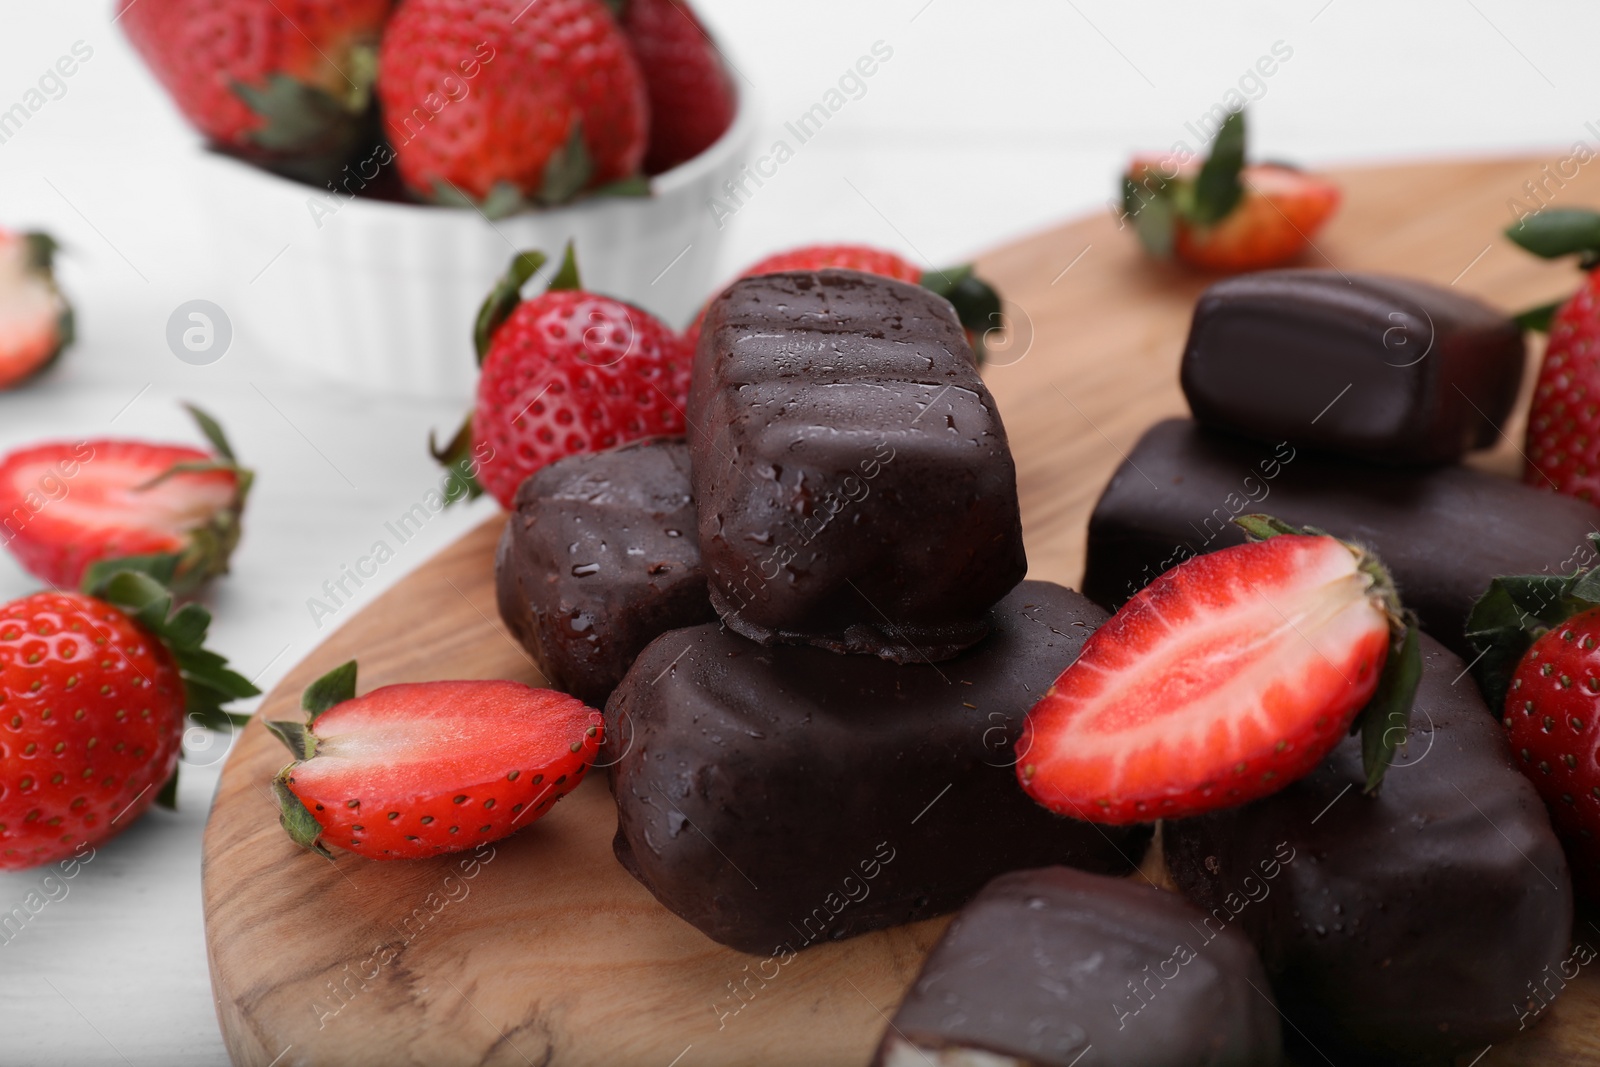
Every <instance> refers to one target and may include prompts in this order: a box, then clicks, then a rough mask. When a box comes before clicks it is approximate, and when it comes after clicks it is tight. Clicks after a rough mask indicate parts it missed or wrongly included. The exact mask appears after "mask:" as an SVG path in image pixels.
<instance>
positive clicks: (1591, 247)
mask: <svg viewBox="0 0 1600 1067" xmlns="http://www.w3.org/2000/svg"><path fill="white" fill-rule="evenodd" d="M1505 235H1506V236H1507V237H1508V238H1510V239H1511V240H1512V242H1514V243H1515V244H1516V245H1518V246H1519V247H1521V248H1524V249H1526V250H1527V251H1529V252H1532V253H1533V254H1534V255H1536V256H1540V257H1542V258H1544V259H1559V258H1560V257H1562V256H1571V255H1581V254H1583V253H1585V252H1590V253H1600V212H1597V211H1590V210H1588V209H1585V208H1546V209H1545V210H1543V211H1541V212H1539V213H1538V214H1537V215H1529V216H1527V217H1526V218H1523V219H1522V220H1520V221H1519V222H1517V223H1516V224H1515V225H1513V226H1507V227H1506V228H1505Z"/></svg>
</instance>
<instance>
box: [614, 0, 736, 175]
mask: <svg viewBox="0 0 1600 1067" xmlns="http://www.w3.org/2000/svg"><path fill="white" fill-rule="evenodd" d="M621 2H622V12H621V23H622V31H623V32H624V33H626V34H627V35H628V43H629V44H631V45H632V46H633V55H634V58H635V59H637V60H638V61H639V71H640V73H642V74H643V75H644V84H645V90H646V92H647V93H648V94H649V97H650V143H649V147H648V148H647V149H646V150H645V154H644V171H645V173H646V174H660V173H661V172H662V171H664V170H671V169H672V168H673V167H676V166H677V165H678V164H679V163H682V162H685V161H686V160H689V159H693V158H694V157H695V156H697V155H699V154H700V153H701V152H704V151H705V150H706V149H707V148H710V147H711V146H712V144H714V143H715V142H716V140H717V138H719V137H721V136H722V135H723V133H724V132H726V131H727V129H728V126H729V125H730V124H732V122H733V113H734V111H735V110H736V109H737V108H738V100H737V99H736V97H735V96H734V91H733V82H732V81H731V80H729V78H728V72H727V71H726V70H724V69H723V66H722V60H721V58H720V57H719V56H718V55H717V49H716V46H715V45H714V44H712V42H711V37H710V36H709V35H708V34H707V33H706V31H705V29H704V27H702V26H701V25H700V20H699V19H698V18H696V17H695V14H694V11H693V10H692V9H691V8H690V7H689V5H688V4H687V3H686V2H685V0H621Z"/></svg>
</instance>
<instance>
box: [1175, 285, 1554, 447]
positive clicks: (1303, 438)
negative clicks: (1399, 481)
mask: <svg viewBox="0 0 1600 1067" xmlns="http://www.w3.org/2000/svg"><path fill="white" fill-rule="evenodd" d="M1525 359H1526V353H1525V351H1524V347H1523V341H1522V330H1521V329H1520V328H1519V327H1518V326H1517V324H1516V323H1514V322H1512V321H1511V319H1509V318H1508V317H1506V316H1505V315H1502V314H1500V313H1499V312H1497V311H1495V310H1494V309H1493V308H1491V307H1489V306H1488V305H1486V304H1483V303H1481V302H1479V301H1477V300H1474V299H1472V298H1470V297H1468V296H1465V295H1463V294H1461V293H1459V292H1456V291H1454V290H1451V289H1444V288H1440V287H1439V286H1435V285H1429V284H1428V283H1426V282H1421V281H1416V280H1414V279H1410V278H1392V277H1388V276H1385V275H1380V274H1362V273H1359V272H1344V271H1333V270H1273V271H1260V272H1257V273H1254V274H1246V275H1241V276H1240V277H1237V278H1228V279H1226V280H1225V281H1220V282H1217V283H1216V284H1215V285H1213V286H1211V287H1210V288H1209V289H1207V290H1206V291H1205V292H1204V293H1202V294H1201V295H1200V299H1199V301H1198V302H1197V303H1196V304H1195V310H1194V322H1193V325H1192V326H1191V327H1190V330H1189V341H1188V344H1187V346H1186V347H1185V349H1184V353H1183V367H1182V371H1181V378H1182V382H1183V392H1184V395H1185V396H1186V397H1188V399H1189V407H1190V409H1191V410H1192V411H1193V412H1194V416H1195V418H1197V419H1199V420H1200V421H1201V422H1202V423H1204V424H1205V425H1207V426H1212V427H1216V428H1218V429H1223V430H1228V431H1231V432H1233V433H1239V434H1244V435H1246V436H1249V437H1254V438H1257V439H1259V440H1263V441H1268V442H1277V441H1283V440H1287V441H1289V442H1290V443H1291V444H1293V445H1294V446H1296V447H1297V448H1315V449H1319V450H1322V451H1326V452H1328V453H1329V454H1332V455H1338V456H1344V457H1348V458H1355V459H1366V460H1372V461H1378V462H1383V463H1398V464H1431V463H1448V462H1452V461H1454V460H1457V459H1459V458H1461V456H1462V455H1463V454H1464V453H1466V452H1467V451H1469V450H1471V449H1474V448H1484V447H1487V446H1488V445H1491V444H1494V443H1495V441H1496V440H1497V439H1498V435H1499V428H1500V424H1501V423H1502V422H1503V421H1504V420H1505V418H1506V416H1507V415H1508V414H1510V412H1511V405H1512V404H1513V403H1514V402H1515V401H1516V398H1517V388H1518V385H1519V384H1520V383H1521V381H1522V366H1523V362H1524V360H1525Z"/></svg>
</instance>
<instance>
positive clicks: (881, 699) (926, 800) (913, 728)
mask: <svg viewBox="0 0 1600 1067" xmlns="http://www.w3.org/2000/svg"><path fill="white" fill-rule="evenodd" d="M1105 617H1106V616H1105V613H1104V612H1102V611H1101V610H1100V609H1098V608H1096V607H1095V606H1094V605H1093V604H1091V603H1089V602H1088V601H1087V600H1086V599H1084V598H1083V597H1081V596H1079V595H1078V594H1077V593H1074V592H1072V591H1071V590H1069V589H1064V588H1062V587H1061V586H1057V585H1052V584H1050V583H1048V582H1024V583H1022V585H1020V586H1018V587H1017V588H1016V589H1015V590H1014V591H1013V592H1012V593H1011V594H1010V595H1009V596H1007V597H1006V598H1005V600H1003V601H1002V602H1001V603H1000V604H999V605H998V607H996V608H995V611H994V630H993V632H992V633H991V634H990V635H989V637H987V638H986V639H985V640H984V641H983V642H982V643H981V644H979V645H978V646H977V647H975V648H973V649H971V650H969V651H967V652H966V653H964V654H962V655H960V656H958V657H956V658H954V659H951V660H947V661H945V662H943V663H938V664H907V665H904V666H902V665H897V664H893V663H889V662H886V661H884V660H881V659H878V658H876V657H870V656H839V655H835V654H834V653H831V652H827V651H824V650H822V649H817V648H808V647H803V646H795V645H778V646H772V647H763V646H761V645H757V644H754V643H752V642H750V641H747V640H745V639H744V638H742V637H739V636H738V635H737V634H733V633H729V632H728V631H726V630H724V629H722V628H721V627H719V626H716V625H705V626H696V627H692V628H690V629H686V630H677V631H674V632H672V633H669V634H666V635H664V636H662V637H659V638H657V639H656V640H655V641H654V642H652V643H651V645H650V647H649V648H647V649H645V651H644V653H643V654H642V655H640V657H639V658H638V660H637V661H636V662H635V663H634V665H633V669H632V670H630V671H629V672H628V676H627V678H625V679H624V680H623V682H622V684H621V685H620V686H619V687H618V688H617V691H616V692H615V693H614V694H613V695H612V698H611V702H610V704H609V705H608V706H607V708H606V723H607V731H608V732H607V739H608V740H607V744H608V745H610V744H613V743H615V744H617V745H619V746H620V747H621V748H622V750H623V751H622V754H621V755H620V757H619V758H618V760H617V762H616V764H615V766H614V767H613V769H612V787H613V792H614V793H615V794H616V800H617V812H618V826H617V839H616V852H617V858H618V859H619V860H621V861H622V863H623V865H624V866H625V867H627V868H628V870H630V871H631V872H632V873H633V874H634V876H635V877H637V878H638V879H639V881H640V882H642V883H643V884H644V885H645V887H646V888H648V889H649V890H650V891H651V892H652V893H654V894H655V896H656V898H657V899H659V900H660V901H661V902H662V903H663V904H664V905H666V906H667V907H668V908H670V909H671V910H672V911H674V912H676V913H677V914H678V915H680V916H682V917H683V918H684V919H686V920H687V921H689V922H690V923H692V924H693V925H694V926H696V927H698V928H699V929H700V930H701V931H702V932H704V933H705V934H706V935H707V936H708V937H711V938H713V939H714V940H717V941H720V942H722V943H723V944H725V945H731V946H732V947H734V948H737V949H741V950H744V951H747V952H760V953H772V952H775V951H777V950H779V948H780V946H787V947H788V948H789V949H791V950H798V949H800V948H803V947H805V946H806V945H808V944H812V943H815V942H817V941H820V940H823V939H831V940H836V939H839V938H844V937H850V936H854V935H856V934H861V933H865V932H867V931H869V930H875V929H878V928H881V927H885V926H894V925H898V924H901V923H907V922H911V921H913V920H916V919H925V918H928V917H930V916H934V915H939V914H941V913H943V912H947V911H952V910H954V909H956V908H959V907H960V906H961V905H962V904H965V903H966V902H967V900H969V899H970V898H971V897H972V895H973V894H974V893H976V892H977V891H978V889H979V888H980V887H982V885H983V884H984V883H985V882H987V881H988V880H989V879H990V878H992V877H993V876H994V875H996V874H999V873H1001V872H1003V871H1008V870H1013V869H1017V868H1022V867H1033V866H1038V865H1040V864H1044V863H1065V864H1071V865H1073V866H1080V867H1083V868H1085V869H1088V870H1093V871H1101V872H1125V871H1128V870H1130V869H1131V868H1132V865H1133V864H1134V863H1135V862H1136V861H1137V860H1138V858H1139V857H1140V855H1141V854H1142V851H1143V843H1144V841H1145V840H1146V839H1147V837H1148V832H1147V831H1145V830H1140V829H1118V828H1111V827H1107V828H1104V829H1102V828H1099V827H1095V826H1092V825H1090V824H1088V823H1082V822H1076V821H1073V820H1069V819H1063V818H1060V817H1058V816H1055V815H1052V814H1050V813H1049V812H1047V811H1045V810H1044V809H1043V808H1040V807H1038V806H1037V805H1035V804H1034V803H1033V801H1031V800H1029V799H1028V797H1027V796H1026V795H1025V794H1024V793H1023V792H1022V790H1021V789H1020V788H1019V787H1018V786H1017V781H1016V773H1015V770H1014V768H1013V766H1012V763H1013V759H1014V757H1013V754H1012V751H1011V748H1012V744H1013V742H1014V741H1015V740H1016V738H1017V735H1018V734H1019V733H1020V731H1021V727H1022V720H1023V716H1024V715H1025V713H1026V712H1027V710H1028V709H1029V708H1030V707H1031V706H1032V705H1033V704H1034V702H1035V701H1037V700H1038V699H1039V697H1040V696H1041V695H1043V693H1044V691H1045V690H1046V689H1047V688H1048V687H1049V685H1050V683H1051V682H1053V681H1054V680H1055V677H1056V675H1057V674H1059V673H1060V672H1061V670H1063V669H1064V668H1065V667H1066V666H1067V665H1068V664H1069V663H1071V662H1072V660H1073V659H1074V658H1075V657H1076V656H1077V654H1078V650H1079V649H1080V648H1081V647H1082V645H1083V642H1084V640H1085V639H1086V638H1087V637H1088V635H1089V633H1091V632H1092V631H1093V629H1094V627H1096V626H1098V625H1099V624H1100V623H1101V622H1103V621H1104V619H1105Z"/></svg>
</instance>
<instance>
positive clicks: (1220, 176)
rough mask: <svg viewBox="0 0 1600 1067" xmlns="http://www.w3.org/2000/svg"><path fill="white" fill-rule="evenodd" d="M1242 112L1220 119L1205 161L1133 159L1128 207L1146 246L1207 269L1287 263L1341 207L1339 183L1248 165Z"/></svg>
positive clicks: (1126, 186)
mask: <svg viewBox="0 0 1600 1067" xmlns="http://www.w3.org/2000/svg"><path fill="white" fill-rule="evenodd" d="M1244 147H1245V126H1244V112H1242V111H1236V112H1234V113H1233V114H1232V115H1230V116H1228V118H1227V120H1226V121H1225V122H1223V124H1222V128H1221V129H1220V130H1218V131H1217V135H1216V139H1215V140H1214V141H1213V142H1212V149H1211V155H1210V156H1209V158H1207V159H1206V160H1205V162H1204V163H1203V164H1201V163H1195V162H1193V161H1190V160H1186V159H1178V158H1168V159H1160V158H1157V157H1155V156H1148V155H1141V156H1136V157H1134V160H1133V162H1132V163H1131V164H1129V167H1128V171H1127V173H1126V174H1125V175H1124V177H1123V182H1122V187H1123V189H1122V195H1123V209H1124V211H1125V212H1126V217H1127V218H1128V219H1129V220H1131V221H1132V222H1133V225H1134V230H1135V232H1136V233H1137V234H1138V236H1139V240H1140V241H1141V242H1142V243H1143V244H1144V247H1145V250H1146V251H1148V252H1149V253H1150V254H1151V255H1153V256H1155V257H1156V258H1158V259H1165V258H1168V257H1169V256H1176V257H1177V258H1178V259H1180V260H1182V261H1184V262H1185V263H1188V264H1190V265H1191V266H1196V267H1200V268H1202V269H1204V270H1214V271H1222V272H1225V273H1235V272H1239V271H1250V270H1265V269H1267V268H1270V267H1277V266H1282V265H1283V264H1285V263H1288V262H1289V261H1291V260H1293V259H1294V258H1295V257H1297V256H1299V255H1300V254H1301V253H1303V252H1304V251H1305V250H1306V248H1307V247H1308V246H1309V245H1310V243H1311V238H1312V237H1313V236H1315V235H1316V233H1317V231H1318V230H1320V229H1321V228H1322V226H1323V224H1324V223H1326V222H1327V221H1328V219H1329V218H1330V217H1331V216H1332V215H1333V213H1334V211H1335V210H1336V209H1337V208H1338V206H1339V200H1340V192H1339V187H1338V186H1337V185H1334V184H1333V183H1332V182H1330V181H1328V180H1327V179H1325V178H1319V177H1317V176H1316V175H1313V174H1307V173H1306V172H1305V171H1301V170H1297V169H1295V168H1294V167H1291V166H1288V165H1286V164H1282V163H1257V164H1251V165H1249V166H1246V165H1245V162H1244Z"/></svg>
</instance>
